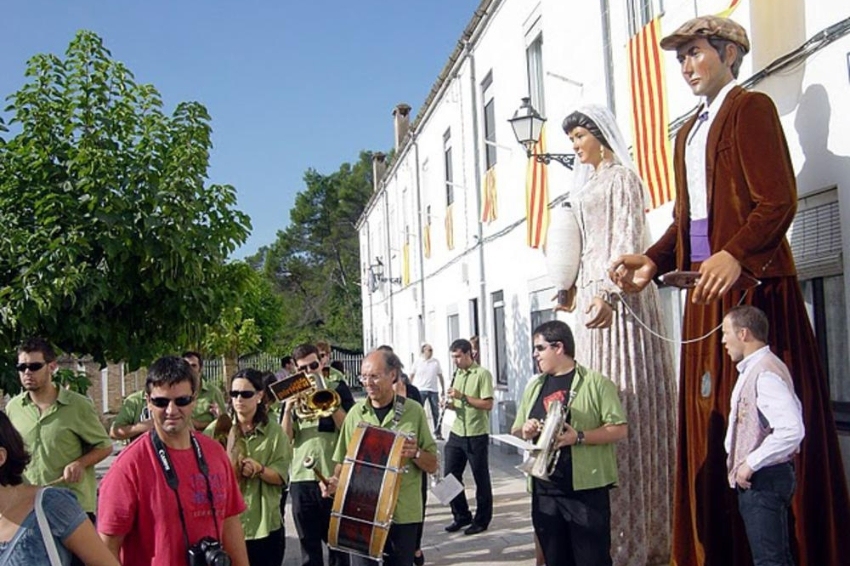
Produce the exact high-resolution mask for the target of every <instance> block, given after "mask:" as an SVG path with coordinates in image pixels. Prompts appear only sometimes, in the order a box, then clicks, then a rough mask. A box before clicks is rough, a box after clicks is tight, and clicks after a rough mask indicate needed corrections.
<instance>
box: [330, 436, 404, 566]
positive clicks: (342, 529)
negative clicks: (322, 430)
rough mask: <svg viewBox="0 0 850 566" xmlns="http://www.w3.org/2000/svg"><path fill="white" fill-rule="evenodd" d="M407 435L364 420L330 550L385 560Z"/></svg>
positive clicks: (350, 456) (339, 494) (340, 491)
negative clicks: (384, 555)
mask: <svg viewBox="0 0 850 566" xmlns="http://www.w3.org/2000/svg"><path fill="white" fill-rule="evenodd" d="M406 437H407V435H405V434H403V433H399V432H396V431H392V430H387V429H385V428H380V427H376V426H373V425H370V424H368V423H364V422H361V423H360V424H358V425H357V428H356V429H355V431H354V434H353V435H352V436H351V441H350V442H349V444H348V451H347V452H346V455H345V461H344V462H343V464H342V472H341V473H340V476H339V486H338V487H337V491H336V495H335V496H334V504H333V509H332V511H331V522H330V528H329V529H328V546H329V547H330V548H333V549H334V550H341V551H343V552H350V553H353V554H358V555H360V556H364V557H366V558H371V559H372V560H376V561H378V562H379V563H382V562H383V552H384V545H386V542H387V535H388V534H389V530H390V525H391V524H392V518H393V512H394V511H395V506H396V502H397V501H398V492H399V488H400V487H401V474H402V473H403V472H404V469H403V468H402V467H401V460H402V458H401V449H402V446H403V445H404V439H405V438H406Z"/></svg>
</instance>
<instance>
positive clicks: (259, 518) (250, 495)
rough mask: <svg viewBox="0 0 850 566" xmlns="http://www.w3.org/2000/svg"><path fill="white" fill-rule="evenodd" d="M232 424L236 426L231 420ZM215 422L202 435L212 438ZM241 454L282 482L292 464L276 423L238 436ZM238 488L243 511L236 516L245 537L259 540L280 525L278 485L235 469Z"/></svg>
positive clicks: (279, 489) (279, 487)
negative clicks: (243, 506) (243, 505)
mask: <svg viewBox="0 0 850 566" xmlns="http://www.w3.org/2000/svg"><path fill="white" fill-rule="evenodd" d="M233 426H239V424H238V423H235V422H234V423H233ZM214 429H215V423H214V422H213V423H211V424H210V425H209V426H208V427H207V428H206V429H205V430H204V434H206V435H207V436H209V437H212V435H213V434H212V433H213V430H214ZM242 439H243V440H244V449H245V456H247V457H248V458H252V459H254V460H256V461H257V462H259V463H260V464H262V465H263V466H265V467H266V468H269V469H271V470H274V471H275V472H277V473H278V475H280V477H281V478H283V481H284V482H286V481H287V479H288V476H289V466H290V464H291V463H292V447H291V446H290V444H289V439H288V438H287V437H286V434H284V432H283V429H282V428H280V425H279V424H277V423H276V422H273V421H271V420H269V422H268V423H267V424H261V425H258V426H257V427H256V428H255V429H254V432H252V433H251V434H248V435H245V436H243V437H242ZM236 477H237V478H238V479H239V490H240V491H241V492H242V498H243V499H244V500H245V511H243V512H242V514H241V515H239V519H240V521H241V522H242V529H243V530H244V531H245V539H246V540H255V539H261V538H264V537H267V536H269V533H272V532H274V531H276V530H278V529H279V528H280V527H281V521H280V494H281V491H282V490H283V486H282V485H272V484H270V483H267V482H265V481H263V480H261V479H259V478H253V479H246V478H243V477H242V476H241V475H240V474H239V473H238V472H237V474H236Z"/></svg>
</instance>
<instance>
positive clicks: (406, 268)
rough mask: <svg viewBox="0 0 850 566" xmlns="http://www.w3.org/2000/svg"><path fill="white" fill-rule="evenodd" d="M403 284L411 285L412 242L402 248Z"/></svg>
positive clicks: (406, 243)
mask: <svg viewBox="0 0 850 566" xmlns="http://www.w3.org/2000/svg"><path fill="white" fill-rule="evenodd" d="M401 284H402V285H404V286H407V285H410V242H405V243H404V247H403V248H402V249H401Z"/></svg>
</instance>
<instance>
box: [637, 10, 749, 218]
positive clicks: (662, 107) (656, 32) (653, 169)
mask: <svg viewBox="0 0 850 566" xmlns="http://www.w3.org/2000/svg"><path fill="white" fill-rule="evenodd" d="M733 1H735V2H737V1H738V0H733ZM660 35H661V23H660V17H659V18H655V19H654V20H652V21H651V22H649V23H648V24H646V25H645V26H644V27H643V29H641V30H640V32H638V33H637V34H636V35H635V36H634V37H632V38H631V39H630V40H629V43H628V56H629V83H630V85H631V96H632V131H633V132H634V154H635V155H634V158H635V163H636V164H637V168H638V173H640V176H641V178H643V181H644V182H645V183H646V186H647V187H648V188H649V194H650V195H651V197H652V208H656V207H658V206H661V205H662V204H664V203H665V202H667V201H670V200H672V199H673V197H675V196H676V187H675V184H674V180H673V160H672V151H671V147H670V136H669V132H670V128H669V119H668V114H667V83H666V80H665V77H664V65H663V64H662V60H661V46H660V45H659V44H658V42H659V41H660Z"/></svg>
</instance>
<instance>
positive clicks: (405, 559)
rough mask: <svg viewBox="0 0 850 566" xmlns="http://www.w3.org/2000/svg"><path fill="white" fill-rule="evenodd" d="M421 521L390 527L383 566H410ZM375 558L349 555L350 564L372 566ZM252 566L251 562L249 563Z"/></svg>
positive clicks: (375, 562)
mask: <svg viewBox="0 0 850 566" xmlns="http://www.w3.org/2000/svg"><path fill="white" fill-rule="evenodd" d="M421 525H422V523H407V524H404V525H397V524H395V523H393V524H392V526H391V527H390V532H389V533H388V534H387V544H386V546H385V547H384V566H411V564H413V554H414V553H415V552H416V534H417V532H418V530H419V527H421ZM377 563H378V562H377V560H370V559H369V558H365V557H363V556H355V555H354V554H352V555H351V566H374V565H375V564H377ZM251 566H253V564H252V565H251Z"/></svg>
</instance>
